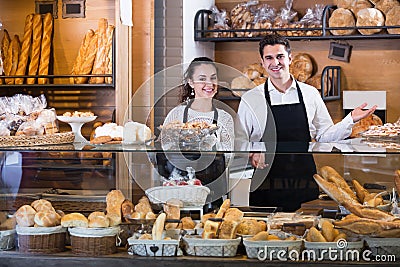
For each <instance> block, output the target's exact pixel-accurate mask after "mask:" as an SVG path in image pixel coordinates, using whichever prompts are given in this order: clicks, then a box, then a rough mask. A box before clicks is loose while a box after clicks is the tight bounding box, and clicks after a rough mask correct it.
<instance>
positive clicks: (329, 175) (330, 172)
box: [320, 166, 358, 201]
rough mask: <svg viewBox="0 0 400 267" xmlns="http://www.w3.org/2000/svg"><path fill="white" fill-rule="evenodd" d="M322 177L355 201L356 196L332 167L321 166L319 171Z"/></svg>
mask: <svg viewBox="0 0 400 267" xmlns="http://www.w3.org/2000/svg"><path fill="white" fill-rule="evenodd" d="M320 172H321V175H322V177H324V178H325V179H326V180H328V181H329V182H333V183H335V184H336V185H337V186H339V187H340V188H342V189H343V190H344V191H345V192H346V193H347V194H348V195H349V196H350V197H351V198H352V199H354V200H357V201H358V199H357V196H356V195H355V194H354V192H353V190H351V188H350V186H349V185H348V184H347V182H346V180H345V179H344V178H343V177H342V176H341V175H340V174H339V173H338V172H337V171H336V170H335V169H334V168H332V167H330V166H323V167H322V168H321V169H320Z"/></svg>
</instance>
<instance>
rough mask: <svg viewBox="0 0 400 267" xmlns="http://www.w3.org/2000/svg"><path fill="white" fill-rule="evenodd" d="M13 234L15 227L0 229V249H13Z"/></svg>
mask: <svg viewBox="0 0 400 267" xmlns="http://www.w3.org/2000/svg"><path fill="white" fill-rule="evenodd" d="M15 235H16V231H15V229H13V230H3V231H0V251H1V250H9V249H13V248H14V247H15Z"/></svg>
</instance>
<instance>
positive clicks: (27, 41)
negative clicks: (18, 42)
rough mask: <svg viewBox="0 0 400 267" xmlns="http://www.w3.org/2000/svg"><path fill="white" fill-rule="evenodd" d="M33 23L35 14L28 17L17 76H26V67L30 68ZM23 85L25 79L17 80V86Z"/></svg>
mask: <svg viewBox="0 0 400 267" xmlns="http://www.w3.org/2000/svg"><path fill="white" fill-rule="evenodd" d="M32 21H33V14H29V15H28V16H26V19H25V29H24V38H23V40H22V48H21V53H20V55H19V60H18V68H17V72H16V75H25V74H26V67H27V66H28V57H29V51H30V49H31V41H32V29H33V25H32ZM23 83H24V78H16V79H15V84H23Z"/></svg>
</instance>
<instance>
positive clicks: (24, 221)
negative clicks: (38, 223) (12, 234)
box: [15, 205, 36, 227]
mask: <svg viewBox="0 0 400 267" xmlns="http://www.w3.org/2000/svg"><path fill="white" fill-rule="evenodd" d="M35 214H36V211H35V209H34V208H32V207H31V206H30V205H23V206H21V207H20V208H19V209H18V210H17V211H16V212H15V219H16V221H17V224H18V225H19V226H25V227H29V226H33V225H34V224H35Z"/></svg>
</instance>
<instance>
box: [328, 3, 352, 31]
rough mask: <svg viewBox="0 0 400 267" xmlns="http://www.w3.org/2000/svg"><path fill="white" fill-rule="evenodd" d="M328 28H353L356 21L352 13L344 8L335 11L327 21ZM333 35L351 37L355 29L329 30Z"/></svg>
mask: <svg viewBox="0 0 400 267" xmlns="http://www.w3.org/2000/svg"><path fill="white" fill-rule="evenodd" d="M328 24H329V27H355V26H356V20H355V18H354V16H353V13H352V12H351V11H350V10H348V9H345V8H338V9H335V10H334V11H333V12H332V14H331V16H330V18H329V21H328ZM330 31H331V33H332V34H333V35H351V34H353V33H355V29H346V30H330Z"/></svg>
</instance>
